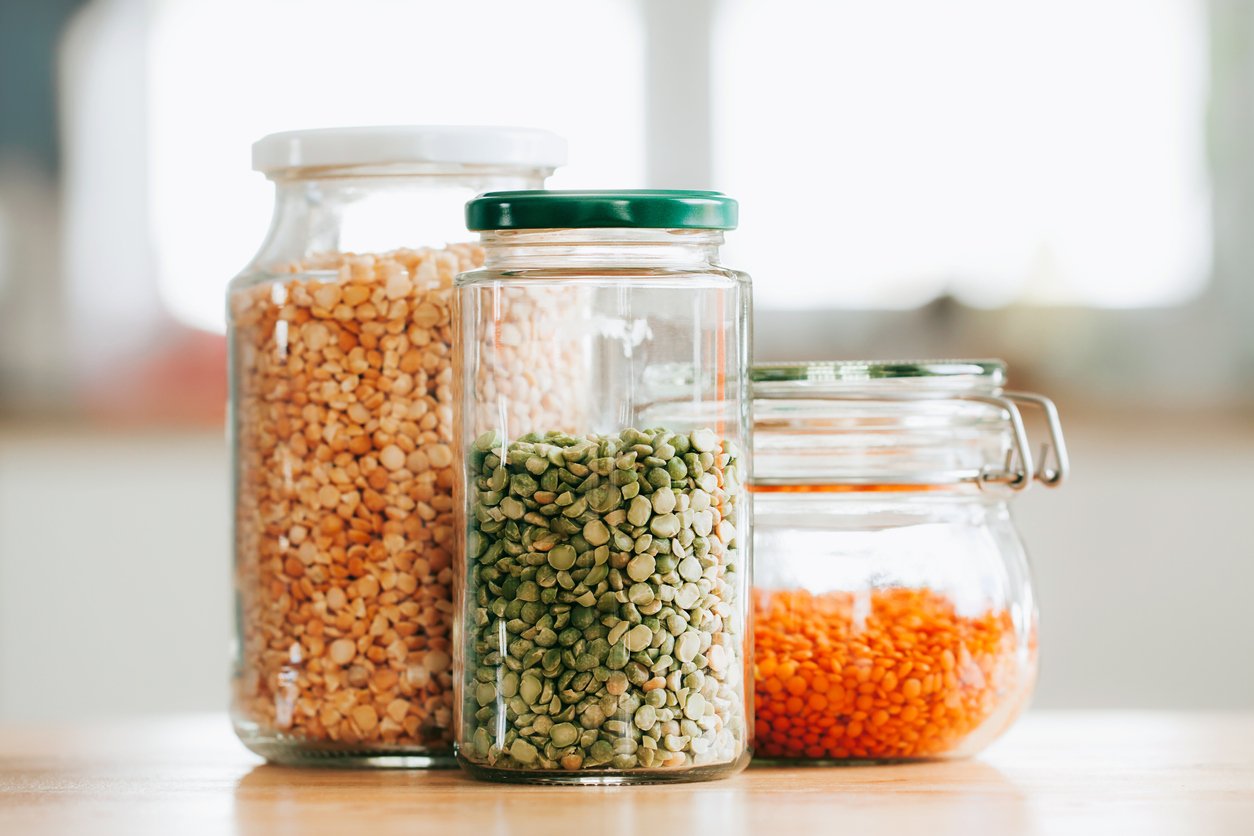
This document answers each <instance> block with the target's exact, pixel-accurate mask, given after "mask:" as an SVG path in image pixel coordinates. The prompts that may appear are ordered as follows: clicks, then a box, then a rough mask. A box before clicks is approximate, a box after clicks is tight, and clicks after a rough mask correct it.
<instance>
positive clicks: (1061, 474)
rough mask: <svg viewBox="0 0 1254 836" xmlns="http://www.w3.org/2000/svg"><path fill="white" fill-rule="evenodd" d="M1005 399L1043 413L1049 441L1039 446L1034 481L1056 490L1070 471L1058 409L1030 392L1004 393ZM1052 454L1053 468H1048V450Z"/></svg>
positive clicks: (1043, 397)
mask: <svg viewBox="0 0 1254 836" xmlns="http://www.w3.org/2000/svg"><path fill="white" fill-rule="evenodd" d="M1004 394H1005V396H1006V398H1008V399H1009V400H1012V401H1015V402H1023V403H1027V404H1031V405H1033V406H1036V407H1039V408H1040V409H1041V411H1042V412H1044V413H1045V423H1046V424H1047V425H1048V427H1049V441H1047V442H1045V443H1044V444H1042V445H1041V458H1040V469H1039V470H1037V471H1036V480H1037V481H1038V482H1040V483H1041V484H1043V485H1044V486H1045V487H1047V488H1056V487H1058V486H1059V485H1061V484H1062V481H1063V480H1064V479H1066V478H1067V474H1068V473H1069V472H1070V470H1071V460H1070V459H1069V458H1068V456H1067V442H1066V441H1065V440H1064V439H1063V437H1062V422H1061V421H1060V420H1059V418H1058V408H1057V407H1055V406H1054V402H1053V401H1051V400H1050V399H1049V398H1047V397H1045V396H1043V395H1036V394H1033V393H1031V392H1006V393H1004ZM1051 448H1052V450H1053V454H1054V466H1053V467H1050V466H1049V458H1050V450H1051Z"/></svg>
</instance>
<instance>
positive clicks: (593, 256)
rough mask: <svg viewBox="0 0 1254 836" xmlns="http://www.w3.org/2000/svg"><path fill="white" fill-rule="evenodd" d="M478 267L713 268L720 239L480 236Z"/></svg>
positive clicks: (714, 233) (548, 233)
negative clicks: (481, 258) (481, 255)
mask: <svg viewBox="0 0 1254 836" xmlns="http://www.w3.org/2000/svg"><path fill="white" fill-rule="evenodd" d="M480 243H481V244H482V245H483V249H484V266H485V267H488V268H495V269H506V270H511V269H513V270H526V269H532V268H538V267H542V266H550V265H553V264H557V263H561V264H562V265H563V266H564V267H571V266H574V267H592V266H611V267H630V266H633V265H641V266H648V267H653V268H656V267H675V268H684V269H711V268H714V267H717V266H718V259H719V247H720V246H721V245H722V243H723V233H722V232H721V231H719V230H708V229H617V228H610V229H525V230H500V231H492V232H483V233H481V234H480Z"/></svg>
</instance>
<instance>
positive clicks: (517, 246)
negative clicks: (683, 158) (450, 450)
mask: <svg viewBox="0 0 1254 836" xmlns="http://www.w3.org/2000/svg"><path fill="white" fill-rule="evenodd" d="M467 218H468V220H469V224H468V225H469V226H470V228H471V229H477V230H481V231H482V244H483V248H484V253H485V263H484V266H483V268H482V269H480V270H476V271H473V272H470V273H465V274H463V275H462V276H460V277H459V278H458V280H457V286H458V291H457V301H458V307H459V311H460V313H459V315H458V323H459V327H460V329H461V332H460V371H459V373H458V381H459V385H460V386H461V394H460V396H459V403H460V404H461V405H462V407H463V409H462V417H461V428H462V441H463V445H464V448H463V449H464V455H465V461H464V467H465V474H464V478H463V481H462V485H463V490H464V499H465V503H466V505H465V507H466V513H467V530H466V532H465V535H466V536H465V541H464V550H462V551H461V552H460V554H461V555H462V557H463V563H462V566H461V568H462V573H461V574H460V575H459V577H460V579H461V580H462V581H463V583H462V584H461V586H460V591H459V593H458V601H459V606H460V607H461V611H462V615H463V618H462V621H461V622H460V624H459V628H460V629H461V631H462V632H461V635H460V639H459V641H460V647H461V649H462V653H461V654H460V655H459V656H458V660H457V661H458V665H459V669H458V672H457V675H456V682H457V686H458V688H459V695H458V699H457V706H458V710H459V712H460V714H459V717H458V719H457V728H458V740H457V744H458V745H457V752H458V760H459V761H460V762H461V764H462V765H463V766H464V767H465V768H466V769H468V770H469V772H470V773H471V774H472V775H474V776H476V777H480V778H487V779H491V780H501V781H519V782H532V783H582V784H617V783H651V782H664V781H695V780H706V779H710V778H717V777H721V776H724V775H728V774H731V773H733V772H735V771H737V770H739V769H741V768H742V767H743V766H744V765H745V764H746V762H747V759H748V749H747V744H748V742H749V740H748V738H749V734H750V732H751V729H752V723H751V720H750V714H749V712H750V710H751V707H750V706H749V705H748V703H747V700H746V693H745V682H746V674H747V669H746V664H747V659H748V657H747V650H748V643H747V639H748V636H747V634H746V623H747V614H748V612H747V610H748V586H747V581H748V577H749V545H750V541H749V530H750V529H749V525H750V521H749V513H748V511H749V508H748V495H747V492H746V490H745V488H744V487H743V479H744V477H745V469H746V467H747V464H748V462H746V461H745V459H744V455H745V454H744V451H746V450H747V449H748V447H747V440H748V436H749V410H748V405H749V398H748V394H749V393H748V357H749V333H750V332H749V278H748V276H746V275H745V274H743V273H737V272H735V271H732V270H728V269H726V268H724V267H722V266H720V265H719V263H718V250H719V245H720V244H721V242H722V238H723V232H722V231H723V230H727V229H733V228H734V227H735V219H736V204H735V202H734V201H732V200H730V199H728V198H727V197H725V196H723V195H721V194H718V193H716V192H666V191H661V192H515V193H509V192H506V193H498V194H489V195H484V196H482V197H480V198H478V199H476V200H474V201H472V202H471V203H470V204H469V206H468V207H467ZM676 364H680V365H682V364H687V365H690V366H692V367H695V368H697V369H700V370H701V371H702V374H701V375H697V376H694V377H692V378H691V379H690V380H689V382H688V385H687V386H684V387H677V388H676V389H675V390H674V391H671V392H669V393H667V395H666V396H665V397H658V396H657V394H656V391H655V387H654V386H653V385H652V382H651V381H652V378H653V377H654V376H655V375H657V374H658V373H660V372H664V371H665V370H666V369H667V368H669V367H670V366H673V365H676Z"/></svg>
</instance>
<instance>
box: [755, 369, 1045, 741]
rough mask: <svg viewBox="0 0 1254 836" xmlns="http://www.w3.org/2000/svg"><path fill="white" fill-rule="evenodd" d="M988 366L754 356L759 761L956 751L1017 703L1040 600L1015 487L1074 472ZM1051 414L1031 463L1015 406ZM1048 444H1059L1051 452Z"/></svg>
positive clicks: (997, 728)
mask: <svg viewBox="0 0 1254 836" xmlns="http://www.w3.org/2000/svg"><path fill="white" fill-rule="evenodd" d="M1004 382H1005V366H1004V365H1003V364H1001V363H1000V362H996V361H987V362H976V361H925V362H919V363H863V362H830V363H829V362H816V363H797V364H782V365H759V366H757V367H756V368H755V369H754V399H755V400H754V421H755V424H754V431H755V436H754V443H755V449H754V476H753V482H752V490H753V495H754V514H755V517H754V531H755V576H754V591H753V602H754V641H755V657H754V690H755V694H754V696H755V712H756V737H755V755H756V756H758V757H760V758H766V759H775V760H783V761H790V762H797V763H839V762H848V761H900V760H914V759H922V758H947V757H961V756H964V755H969V754H971V753H973V752H976V751H978V750H979V749H981V748H983V747H984V746H986V745H987V744H988V743H989V742H990V741H992V740H993V739H994V738H995V737H997V736H998V735H999V734H1001V733H1002V732H1003V731H1004V730H1005V729H1006V728H1007V727H1008V726H1009V725H1010V724H1011V722H1012V721H1013V720H1014V719H1015V717H1016V716H1017V715H1018V713H1019V712H1020V710H1022V708H1023V707H1024V706H1025V704H1026V703H1027V701H1028V698H1029V696H1030V694H1031V691H1032V686H1033V682H1034V679H1035V674H1036V635H1037V633H1036V602H1035V600H1034V598H1033V594H1032V585H1031V580H1030V578H1029V572H1028V563H1027V558H1026V555H1025V552H1024V548H1023V544H1022V542H1021V541H1020V538H1019V535H1018V533H1017V532H1016V530H1015V526H1014V522H1013V521H1012V519H1011V516H1010V509H1009V505H1008V500H1009V499H1010V498H1011V497H1013V496H1014V495H1015V494H1016V493H1017V492H1018V491H1022V490H1023V489H1025V488H1027V487H1028V486H1029V485H1030V484H1031V483H1032V481H1033V479H1034V478H1035V479H1037V480H1040V481H1043V482H1044V483H1046V484H1049V485H1057V484H1058V483H1059V482H1060V481H1061V480H1062V478H1063V476H1064V474H1065V471H1066V468H1067V458H1066V449H1065V447H1064V444H1063V439H1062V433H1061V430H1060V428H1059V425H1058V420H1057V413H1056V411H1055V410H1054V408H1053V404H1052V403H1050V402H1049V401H1048V400H1046V399H1044V398H1040V397H1038V396H1033V395H1022V394H1016V393H1010V392H1004V391H1003V388H1002V387H1003V385H1004ZM1017 402H1018V403H1032V404H1034V405H1037V406H1040V407H1042V408H1043V409H1044V412H1045V415H1046V418H1047V423H1048V425H1049V428H1050V435H1051V442H1050V445H1048V446H1047V447H1046V448H1045V452H1044V457H1045V458H1049V459H1051V461H1052V464H1051V465H1049V466H1044V465H1042V466H1041V468H1040V469H1038V470H1036V471H1035V472H1034V471H1033V464H1032V454H1031V449H1030V445H1029V442H1028V439H1027V435H1026V433H1025V430H1024V424H1023V421H1022V418H1021V415H1020V412H1019V409H1018V407H1017V405H1016V403H1017ZM1051 450H1052V452H1051Z"/></svg>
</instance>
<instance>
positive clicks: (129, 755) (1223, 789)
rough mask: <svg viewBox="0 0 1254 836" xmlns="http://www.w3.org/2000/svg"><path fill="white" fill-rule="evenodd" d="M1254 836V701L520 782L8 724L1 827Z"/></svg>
mask: <svg viewBox="0 0 1254 836" xmlns="http://www.w3.org/2000/svg"><path fill="white" fill-rule="evenodd" d="M875 832H885V833H890V832H891V833H914V832H919V833H928V834H943V833H961V834H963V836H972V834H1011V833H1067V834H1079V833H1089V832H1091V833H1102V834H1123V833H1127V834H1151V833H1200V834H1224V833H1233V834H1245V835H1246V836H1249V834H1254V713H1250V714H1206V715H1199V714H1138V713H1058V714H1050V713H1034V714H1029V715H1028V716H1027V717H1026V718H1025V719H1023V720H1022V721H1021V722H1020V723H1019V725H1018V726H1016V727H1015V728H1014V729H1013V730H1012V731H1011V732H1010V733H1009V734H1008V735H1007V736H1006V737H1005V738H1003V739H1002V740H1001V741H999V742H998V743H996V744H995V745H994V746H993V747H992V748H990V749H989V750H988V751H987V752H986V753H985V754H984V755H983V756H982V757H980V758H978V759H975V760H969V761H961V762H955V763H928V764H910V765H900V766H883V767H844V768H836V769H774V768H765V767H750V768H749V770H747V771H746V772H744V773H742V774H740V775H738V776H736V777H734V778H731V779H729V780H725V781H717V782H713V783H708V784H688V785H682V784H681V785H671V786H649V787H605V788H602V787H570V788H566V787H561V788H550V787H517V786H501V785H490V784H480V783H475V782H473V781H471V780H469V779H468V778H465V777H464V776H462V775H461V774H460V773H458V772H456V771H439V772H420V771H353V770H339V769H292V768H283V767H275V766H266V765H264V764H262V763H260V761H259V760H258V759H257V758H255V757H254V756H252V755H251V754H249V753H248V752H246V751H245V750H244V749H243V747H241V746H240V745H239V744H238V743H236V741H235V738H234V737H233V736H232V734H231V731H230V729H229V727H228V725H227V721H226V719H225V718H224V717H221V716H207V717H206V716H194V717H178V718H169V719H154V720H136V721H130V722H126V723H115V724H105V725H90V726H81V727H73V726H63V727H56V728H46V729H36V728H11V727H10V728H0V834H3V836H19V834H28V833H30V834H36V833H37V834H60V833H67V834H95V833H118V834H128V835H129V836H140V834H147V833H160V834H173V836H191V835H192V834H199V833H213V834H216V833H240V834H258V835H259V836H260V834H266V836H271V835H272V834H289V833H290V834H321V833H337V834H338V833H369V834H371V836H384V834H390V833H404V834H407V836H413V834H423V833H447V834H470V836H489V834H507V833H518V834H524V835H526V834H546V836H547V834H554V836H586V835H590V834H602V833H606V834H611V833H612V834H618V833H622V834H632V836H671V834H684V836H688V834H698V833H711V834H718V836H739V835H740V834H753V835H754V836H757V835H758V834H774V833H781V834H790V836H791V834H802V833H838V834H866V833H875Z"/></svg>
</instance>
